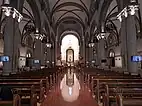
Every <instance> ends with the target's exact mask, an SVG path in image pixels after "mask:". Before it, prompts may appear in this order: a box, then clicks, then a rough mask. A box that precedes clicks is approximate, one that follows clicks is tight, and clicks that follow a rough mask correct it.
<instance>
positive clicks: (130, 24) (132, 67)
mask: <svg viewBox="0 0 142 106" xmlns="http://www.w3.org/2000/svg"><path fill="white" fill-rule="evenodd" d="M126 20H127V28H126V29H127V50H128V52H127V53H128V55H127V63H128V70H129V72H130V73H131V74H132V75H135V74H138V72H137V63H136V62H132V61H131V56H133V55H137V44H136V41H137V38H136V28H135V25H136V24H135V16H128V18H127V19H126Z"/></svg>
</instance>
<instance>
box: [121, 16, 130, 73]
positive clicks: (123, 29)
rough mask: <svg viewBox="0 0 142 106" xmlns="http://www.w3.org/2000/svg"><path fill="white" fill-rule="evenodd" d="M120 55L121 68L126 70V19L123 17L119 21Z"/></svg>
mask: <svg viewBox="0 0 142 106" xmlns="http://www.w3.org/2000/svg"><path fill="white" fill-rule="evenodd" d="M120 36H121V55H122V68H123V70H124V72H127V71H128V70H127V43H126V19H125V18H124V17H123V19H122V22H121V35H120Z"/></svg>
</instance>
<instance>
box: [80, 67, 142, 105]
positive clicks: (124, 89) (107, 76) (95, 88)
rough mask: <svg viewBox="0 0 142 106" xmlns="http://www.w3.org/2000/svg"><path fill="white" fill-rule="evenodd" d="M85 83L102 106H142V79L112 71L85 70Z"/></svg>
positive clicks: (83, 71) (83, 72)
mask: <svg viewBox="0 0 142 106" xmlns="http://www.w3.org/2000/svg"><path fill="white" fill-rule="evenodd" d="M81 72H82V74H83V76H84V82H85V83H87V84H88V87H89V88H90V91H91V93H92V96H93V97H94V98H95V99H96V101H97V102H98V104H100V105H101V106H142V78H141V77H140V76H139V75H137V76H131V75H129V74H123V73H118V72H114V71H110V70H103V69H95V68H84V69H83V70H82V71H81Z"/></svg>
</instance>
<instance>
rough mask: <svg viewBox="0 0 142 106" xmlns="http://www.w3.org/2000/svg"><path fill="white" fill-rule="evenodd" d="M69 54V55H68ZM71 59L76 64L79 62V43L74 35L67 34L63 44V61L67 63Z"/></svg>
mask: <svg viewBox="0 0 142 106" xmlns="http://www.w3.org/2000/svg"><path fill="white" fill-rule="evenodd" d="M67 54H68V55H67ZM70 57H71V58H72V59H71V60H73V62H74V63H77V62H78V61H79V41H78V38H77V37H76V36H74V35H73V34H67V35H65V36H64V37H63V39H62V43H61V61H62V63H66V62H68V61H69V59H70Z"/></svg>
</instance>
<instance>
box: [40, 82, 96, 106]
mask: <svg viewBox="0 0 142 106" xmlns="http://www.w3.org/2000/svg"><path fill="white" fill-rule="evenodd" d="M80 85H81V89H80V91H79V97H78V99H77V100H75V101H74V102H67V101H64V99H63V97H62V95H61V90H60V87H58V86H57V85H56V87H55V88H54V89H52V90H51V91H50V92H49V93H48V95H47V97H46V98H45V100H44V101H43V103H42V104H41V106H86V105H87V106H98V104H97V102H96V101H95V99H93V98H92V96H91V92H89V88H87V86H86V85H84V84H83V83H81V84H80Z"/></svg>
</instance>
